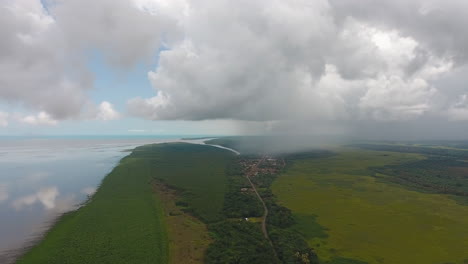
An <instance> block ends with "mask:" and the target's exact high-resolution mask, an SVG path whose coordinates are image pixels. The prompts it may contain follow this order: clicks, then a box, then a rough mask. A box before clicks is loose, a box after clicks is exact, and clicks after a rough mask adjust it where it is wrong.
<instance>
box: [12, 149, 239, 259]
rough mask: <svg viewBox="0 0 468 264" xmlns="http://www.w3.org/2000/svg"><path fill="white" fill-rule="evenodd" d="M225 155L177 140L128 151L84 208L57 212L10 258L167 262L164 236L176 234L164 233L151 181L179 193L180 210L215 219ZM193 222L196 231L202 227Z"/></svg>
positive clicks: (220, 199) (162, 213) (221, 193)
mask: <svg viewBox="0 0 468 264" xmlns="http://www.w3.org/2000/svg"><path fill="white" fill-rule="evenodd" d="M231 157H232V154H231V153H230V152H228V151H225V150H221V149H216V148H213V147H210V146H201V145H190V144H183V143H180V144H159V145H147V146H143V147H139V148H136V149H135V150H134V151H133V152H132V154H131V155H129V156H127V157H125V158H124V159H122V160H121V162H120V164H119V165H118V166H117V167H116V168H115V169H114V170H113V171H112V172H111V173H110V174H109V175H107V176H106V178H105V179H104V180H103V182H102V184H101V186H100V188H99V189H98V191H97V193H96V194H95V195H94V196H93V198H92V199H91V200H90V201H89V202H88V203H87V204H86V205H85V206H83V207H81V208H80V209H78V210H77V211H74V212H71V213H68V214H66V215H64V216H63V217H61V218H60V219H59V221H58V222H57V223H56V225H55V226H54V227H53V228H52V229H51V230H50V231H49V232H48V233H47V234H46V236H45V237H44V239H43V240H42V241H41V242H40V243H39V244H38V245H36V246H35V247H33V248H32V249H31V250H30V251H28V252H27V253H26V254H25V255H24V256H22V258H21V259H20V260H19V261H18V263H20V264H23V263H34V264H37V263H47V264H55V263H57V264H64V263H67V264H72V263H80V264H81V263H112V264H118V263H136V264H141V263H167V262H168V261H169V252H170V249H169V245H170V243H169V239H172V240H171V241H173V240H174V239H179V238H175V236H174V233H171V232H168V228H167V223H166V215H165V211H164V210H163V205H162V202H161V199H160V197H158V196H157V195H156V193H155V192H154V178H158V179H160V180H163V181H164V182H165V183H166V184H168V185H171V186H173V188H176V189H177V190H178V192H180V194H181V199H182V201H183V202H184V203H185V204H186V205H187V206H186V207H185V209H186V211H189V212H193V213H194V214H196V215H198V216H200V217H201V218H203V219H205V220H206V221H211V220H215V219H217V218H219V216H220V211H221V209H222V206H223V198H224V191H225V184H226V177H225V176H224V173H223V172H224V167H225V163H226V162H228V161H229V159H230V158H231ZM193 223H195V224H196V225H197V227H198V229H197V230H198V231H200V232H202V233H203V229H204V227H203V226H200V225H201V224H200V223H199V222H194V221H193ZM171 230H172V231H174V230H175V228H173V227H171V228H169V231H171ZM205 230H206V229H205ZM171 252H174V251H171Z"/></svg>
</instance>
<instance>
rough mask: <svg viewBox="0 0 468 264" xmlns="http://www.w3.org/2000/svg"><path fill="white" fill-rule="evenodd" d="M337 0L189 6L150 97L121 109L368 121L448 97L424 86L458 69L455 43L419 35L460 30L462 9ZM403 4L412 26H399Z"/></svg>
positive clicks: (404, 116)
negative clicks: (181, 30) (180, 33)
mask: <svg viewBox="0 0 468 264" xmlns="http://www.w3.org/2000/svg"><path fill="white" fill-rule="evenodd" d="M345 2H346V3H344V2H341V1H340V2H339V1H331V0H330V1H326V0H321V1H313V2H310V1H264V0H256V1H241V2H235V3H234V2H231V1H217V2H216V4H213V3H212V2H210V1H202V0H201V1H191V2H189V4H188V5H189V6H190V8H189V12H187V13H185V14H184V19H183V20H182V22H181V23H183V25H184V27H183V28H184V33H185V34H184V37H183V38H181V39H180V40H179V41H178V42H174V43H173V45H171V46H170V47H168V49H167V50H164V51H162V52H161V53H160V59H159V63H158V67H157V68H156V69H155V70H154V71H151V72H150V73H149V74H148V77H149V79H150V81H151V83H152V85H153V87H154V89H155V91H156V95H155V96H154V97H151V98H140V97H136V98H133V99H131V100H129V101H128V110H129V112H130V113H131V114H133V115H135V116H140V117H143V118H146V119H150V120H172V119H180V120H204V119H238V120H252V121H271V120H283V121H285V120H337V121H338V120H369V121H370V122H375V121H392V120H402V121H404V120H412V119H417V118H421V117H423V116H426V115H434V114H435V113H437V112H441V111H443V108H444V107H445V108H446V107H447V105H450V104H451V102H450V101H449V100H450V99H449V98H450V97H451V95H450V94H451V93H452V91H451V90H450V89H449V88H447V87H443V86H440V85H436V84H435V81H436V80H438V79H440V78H442V77H443V76H444V75H445V74H447V73H449V72H451V71H453V70H454V68H457V67H460V66H461V65H463V63H465V61H464V56H465V54H464V51H466V45H465V44H466V43H467V42H466V41H465V38H464V37H462V36H459V37H452V36H450V35H449V34H447V33H446V32H444V33H442V32H441V34H442V35H447V37H448V39H449V41H447V42H440V41H438V40H437V39H438V38H439V37H438V35H437V34H433V33H432V34H424V33H425V32H426V31H427V30H429V26H428V25H430V26H433V27H435V28H437V30H438V29H442V28H443V27H444V26H446V27H448V28H447V31H448V32H451V33H455V32H458V31H460V30H462V29H461V27H462V25H463V24H464V23H461V22H463V21H464V19H465V17H466V16H464V15H463V14H462V13H460V12H459V11H457V9H458V8H462V5H464V4H459V3H453V4H452V2H450V3H445V2H444V5H440V4H441V3H442V2H441V1H432V2H431V3H432V4H434V6H436V7H437V8H439V9H442V10H443V12H437V13H436V12H432V11H431V10H432V9H431V8H432V5H427V1H419V0H415V1H410V2H411V3H410V4H406V5H405V3H406V2H407V1H389V0H388V1H383V3H381V2H380V1H379V3H378V4H377V3H374V2H372V1H364V0H362V1H359V0H355V1H345ZM368 2H369V3H368ZM362 6H364V9H365V12H364V14H362V12H360V8H361V7H362ZM381 6H383V7H385V8H382V7H381ZM358 7H359V8H358ZM406 9H409V10H408V11H407V12H409V13H410V14H412V15H415V16H416V15H417V16H418V22H417V23H412V22H411V21H409V20H408V19H406V20H405V19H403V20H401V17H402V16H403V15H407V14H406V13H404V10H406ZM421 10H423V11H424V12H422V11H421ZM461 10H463V9H461ZM384 11H385V14H381V15H382V19H381V20H379V14H380V13H379V12H382V13H383V12H384ZM418 12H419V13H418ZM420 12H422V13H424V14H422V13H421V14H420ZM403 13H404V14H403ZM440 13H442V14H443V15H441V14H440ZM438 16H443V17H438ZM430 20H431V21H430ZM403 22H405V23H408V25H406V24H403ZM437 30H436V31H437ZM437 32H438V31H437ZM426 33H427V32H426ZM461 35H464V34H463V33H462V34H461ZM464 49H465V50H464ZM444 100H445V101H444Z"/></svg>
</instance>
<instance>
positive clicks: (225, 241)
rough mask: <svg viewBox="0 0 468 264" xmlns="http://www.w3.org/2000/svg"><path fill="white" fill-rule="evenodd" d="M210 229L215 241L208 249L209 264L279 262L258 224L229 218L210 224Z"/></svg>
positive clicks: (207, 260) (268, 263)
mask: <svg viewBox="0 0 468 264" xmlns="http://www.w3.org/2000/svg"><path fill="white" fill-rule="evenodd" d="M210 230H211V231H212V232H213V234H214V239H215V242H214V243H213V244H211V246H210V248H209V249H208V251H207V254H206V263H207V264H213V263H216V264H229V263H233V264H234V263H249V264H257V263H258V264H260V263H265V264H275V263H278V261H277V259H276V257H275V255H274V252H273V249H272V247H271V246H270V244H269V243H268V241H267V240H266V239H265V238H264V237H263V234H262V232H261V231H260V226H259V225H258V224H255V223H250V222H247V221H242V220H237V221H229V220H227V221H223V222H221V223H218V224H212V225H210Z"/></svg>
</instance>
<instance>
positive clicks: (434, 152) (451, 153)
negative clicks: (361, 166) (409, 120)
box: [349, 144, 468, 159]
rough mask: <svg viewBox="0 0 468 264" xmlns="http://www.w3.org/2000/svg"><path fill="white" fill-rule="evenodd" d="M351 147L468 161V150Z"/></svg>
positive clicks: (370, 145)
mask: <svg viewBox="0 0 468 264" xmlns="http://www.w3.org/2000/svg"><path fill="white" fill-rule="evenodd" d="M349 146H351V147H356V148H362V149H368V150H375V151H392V152H404V153H418V154H423V155H427V156H442V157H450V158H454V159H468V150H460V149H450V148H436V147H422V146H412V145H385V144H352V145H349Z"/></svg>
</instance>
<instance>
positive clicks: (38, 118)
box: [17, 112, 58, 126]
mask: <svg viewBox="0 0 468 264" xmlns="http://www.w3.org/2000/svg"><path fill="white" fill-rule="evenodd" d="M17 118H18V121H19V122H22V123H25V124H28V125H48V126H53V125H57V123H58V122H57V120H55V119H53V118H52V117H51V116H50V115H49V114H47V113H46V112H39V113H38V114H36V115H27V116H18V117H17Z"/></svg>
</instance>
